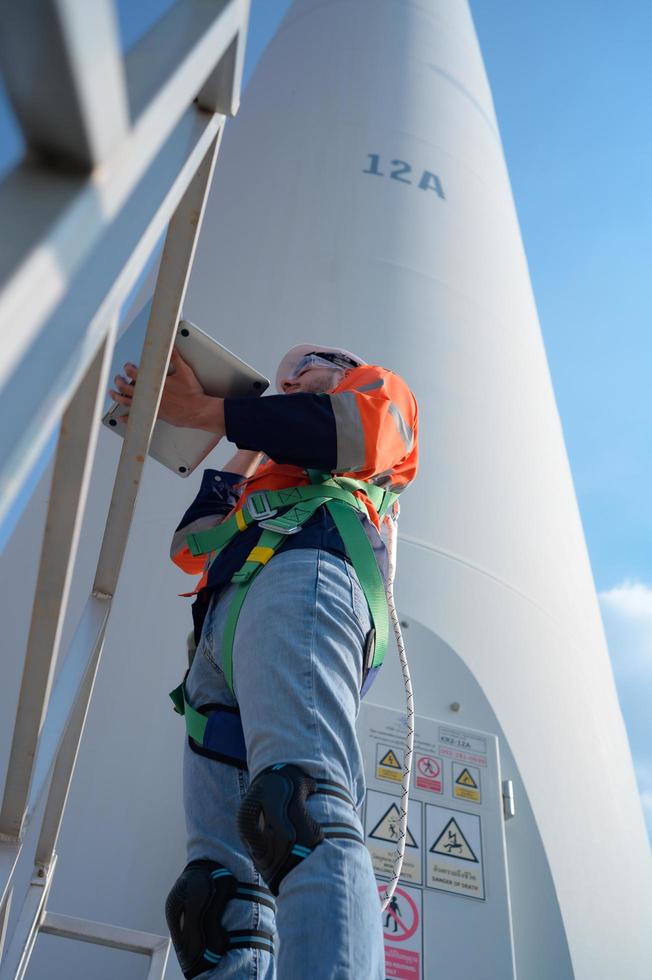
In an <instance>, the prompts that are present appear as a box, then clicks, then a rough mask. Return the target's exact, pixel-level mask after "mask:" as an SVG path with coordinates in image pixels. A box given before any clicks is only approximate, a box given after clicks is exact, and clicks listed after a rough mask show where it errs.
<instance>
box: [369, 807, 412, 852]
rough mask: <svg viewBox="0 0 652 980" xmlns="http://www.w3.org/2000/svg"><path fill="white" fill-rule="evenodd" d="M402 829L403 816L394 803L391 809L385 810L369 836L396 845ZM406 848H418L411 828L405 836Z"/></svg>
mask: <svg viewBox="0 0 652 980" xmlns="http://www.w3.org/2000/svg"><path fill="white" fill-rule="evenodd" d="M400 827H401V814H400V813H399V809H398V807H397V806H396V803H392V805H391V806H390V807H388V808H387V810H385V812H384V813H383V815H382V817H381V818H380V820H379V821H378V823H377V824H376V826H375V827H374V829H373V830H372V831H370V833H369V836H370V837H374V838H375V839H376V840H386V841H389V842H390V843H391V844H395V843H396V841H397V840H398V839H399V836H400ZM405 837H406V840H405V846H406V847H418V844H417V842H416V841H415V839H414V837H413V835H412V832H411V831H410V828H409V827H408V828H407V833H406V835H405Z"/></svg>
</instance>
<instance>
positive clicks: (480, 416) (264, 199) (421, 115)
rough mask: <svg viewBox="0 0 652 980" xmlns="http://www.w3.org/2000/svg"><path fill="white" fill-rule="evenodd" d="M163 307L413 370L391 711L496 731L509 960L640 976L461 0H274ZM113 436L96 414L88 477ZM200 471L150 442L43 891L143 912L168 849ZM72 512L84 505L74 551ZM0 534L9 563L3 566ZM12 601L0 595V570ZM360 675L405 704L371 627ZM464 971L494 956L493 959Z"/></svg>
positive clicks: (524, 320)
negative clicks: (193, 508)
mask: <svg viewBox="0 0 652 980" xmlns="http://www.w3.org/2000/svg"><path fill="white" fill-rule="evenodd" d="M515 84H517V80H515ZM184 315H185V316H186V318H187V319H190V320H192V321H193V322H195V323H197V324H198V325H199V326H200V327H202V329H204V330H206V331H208V332H210V333H212V334H213V335H214V336H215V337H216V338H217V339H219V340H220V341H222V342H223V343H225V344H226V345H227V346H229V347H230V348H232V349H233V350H235V351H237V353H238V354H240V355H241V356H243V357H244V358H245V359H247V360H249V361H250V362H252V363H253V364H255V365H256V366H257V367H258V368H260V369H261V370H263V371H266V372H267V373H269V374H270V375H272V376H273V372H274V369H275V365H276V363H277V362H278V359H279V358H280V356H281V355H282V353H284V351H285V350H286V349H287V348H288V347H289V346H291V345H292V344H294V343H298V342H302V341H313V340H314V342H315V343H319V344H329V343H333V344H334V345H335V344H336V345H340V346H344V347H347V348H349V349H352V350H355V351H357V352H359V353H360V355H361V356H363V357H364V358H365V359H366V360H368V361H370V362H373V363H378V364H382V365H383V366H385V367H387V368H391V369H393V370H395V371H397V372H398V373H399V374H401V375H402V376H404V377H405V379H406V380H407V381H408V383H409V384H410V385H411V386H412V388H413V390H414V391H415V393H416V396H417V398H418V401H419V406H420V426H421V469H420V473H419V476H418V479H417V481H416V483H415V485H414V486H413V487H411V488H410V489H409V490H408V491H407V492H406V494H405V495H404V501H403V505H402V507H403V509H402V515H401V524H400V542H399V555H398V579H397V585H396V596H397V605H398V608H399V611H400V613H401V618H402V619H405V620H406V621H407V623H408V624H409V625H408V629H407V631H406V641H407V644H408V655H409V658H410V663H411V666H412V670H413V675H414V682H415V698H416V710H417V712H418V713H419V714H421V715H427V716H430V717H433V718H439V719H444V720H445V719H448V720H449V721H450V722H451V723H454V724H458V725H463V726H467V727H469V728H477V729H482V730H484V731H487V732H494V733H495V734H497V735H498V736H499V737H500V755H501V766H502V773H503V776H504V777H505V778H510V779H512V781H513V782H514V786H515V802H516V816H515V818H514V819H512V820H510V821H509V822H508V823H507V824H506V827H505V832H506V839H507V861H508V868H509V883H510V891H511V904H512V922H513V933H514V950H515V959H516V972H517V976H518V977H519V978H520V980H571V978H575V980H616V978H623V980H624V978H627V980H645V978H648V977H649V976H650V969H651V965H652V930H650V927H649V925H650V913H651V912H652V866H651V862H650V855H649V846H648V842H647V837H646V833H645V828H644V824H643V818H642V813H641V808H640V804H639V801H638V796H637V790H636V784H635V779H634V773H633V767H632V762H631V757H630V753H629V748H628V744H627V738H626V734H625V729H624V725H623V721H622V717H621V713H620V709H619V706H618V702H617V697H616V693H615V687H614V683H613V678H612V674H611V667H610V663H609V658H608V653H607V649H606V645H605V641H604V637H603V632H602V626H601V622H600V616H599V611H598V605H597V600H596V596H595V591H594V587H593V582H592V576H591V570H590V566H589V561H588V557H587V552H586V546H585V543H584V538H583V533H582V527H581V522H580V517H579V514H578V509H577V505H576V502H575V495H574V490H573V485H572V480H571V475H570V471H569V466H568V461H567V458H566V453H565V449H564V443H563V436H562V432H561V427H560V422H559V418H558V414H557V410H556V407H555V401H554V395H553V391H552V386H551V382H550V377H549V373H548V368H547V364H546V357H545V351H544V347H543V343H542V339H541V334H540V329H539V324H538V320H537V314H536V309H535V305H534V300H533V297H532V292H531V287H530V282H529V277H528V270H527V263H526V259H525V254H524V250H523V245H522V242H521V237H520V233H519V228H518V223H517V219H516V214H515V209H514V203H513V200H512V195H511V190H510V185H509V179H508V175H507V170H506V166H505V161H504V158H503V153H502V148H501V143H500V138H499V135H498V130H497V125H496V120H495V116H494V111H493V106H492V100H491V94H490V91H489V86H488V83H487V79H486V76H485V72H484V68H483V64H482V58H481V55H480V51H479V48H478V43H477V40H476V36H475V31H474V28H473V23H472V20H471V16H470V12H469V9H468V5H467V3H466V0H346V2H344V0H297V2H296V3H295V5H294V6H293V7H292V9H291V10H290V12H289V13H288V15H287V17H286V18H285V20H284V22H283V24H282V26H281V28H280V30H279V32H278V34H277V36H276V37H275V39H274V41H273V42H272V44H271V45H270V47H269V49H268V50H267V51H266V53H265V54H264V56H263V58H262V61H261V63H260V66H259V68H258V70H257V73H256V75H255V76H254V78H253V80H252V82H251V84H250V85H249V87H248V89H247V91H246V93H245V96H244V99H243V104H242V109H241V111H240V115H239V117H238V119H237V120H236V122H235V123H232V124H230V126H229V128H228V129H227V132H226V136H225V139H224V143H223V148H222V152H221V156H220V160H219V163H218V167H217V173H216V181H215V188H214V192H213V194H212V198H211V200H210V202H209V205H208V209H207V213H206V217H205V220H204V226H203V230H202V233H201V239H200V244H199V249H198V254H197V257H196V260H195V266H194V273H193V278H192V282H191V285H190V289H189V293H188V297H187V300H186V306H185V310H184ZM128 336H129V334H127V335H126V337H125V340H126V339H127V338H128ZM117 443H118V440H117V439H115V438H114V437H113V436H111V435H110V434H109V433H106V432H103V433H102V436H101V442H100V452H99V457H100V458H99V461H98V465H97V467H96V472H95V474H94V483H93V488H94V490H93V492H94V493H96V494H97V495H98V497H99V498H102V493H103V487H104V481H105V479H106V476H105V473H108V471H109V470H110V468H111V467H113V466H115V459H116V456H117V452H118V450H119V446H118V445H117ZM225 457H226V449H225V447H220V449H219V450H218V452H217V454H216V455H215V456H214V457H212V458H210V459H209V460H208V461H207V464H208V465H212V466H216V465H219V461H220V460H223V459H224V458H225ZM198 480H199V474H197V476H196V477H193V478H191V479H190V480H188V481H183V480H180V479H178V478H176V477H175V476H174V475H172V474H171V473H169V472H167V471H165V470H163V469H162V468H161V467H160V466H159V465H158V464H156V463H154V462H153V461H149V463H148V467H147V471H146V473H145V478H144V480H143V485H142V488H141V495H140V497H139V502H138V509H137V514H136V523H135V527H134V532H133V535H132V540H131V545H130V549H129V551H128V554H127V558H126V562H125V566H124V570H123V576H122V579H121V585H120V590H119V593H118V595H117V597H116V600H115V602H116V604H115V607H114V611H113V614H112V621H111V626H110V629H109V634H108V638H107V643H106V648H105V653H104V659H103V662H102V666H101V668H100V673H99V677H98V681H97V685H96V689H95V694H94V699H93V703H92V705H91V711H90V716H89V720H88V724H87V731H86V735H85V739H84V742H83V743H82V749H81V752H80V757H79V762H78V767H77V771H76V775H75V781H74V783H73V787H72V791H71V795H70V800H69V805H68V811H67V815H66V820H65V822H64V828H63V832H62V837H61V841H60V846H59V866H58V870H57V877H56V879H55V884H54V887H53V891H52V901H51V903H50V904H51V906H52V907H53V908H55V909H56V911H58V912H64V913H65V912H67V913H70V914H77V915H85V916H88V917H92V918H94V919H99V920H102V919H103V920H105V921H111V922H116V923H118V924H121V925H126V926H130V927H131V928H135V929H147V930H151V931H155V932H162V931H163V929H164V925H163V918H162V906H163V901H164V897H165V894H166V891H167V888H169V886H170V885H171V884H172V882H173V881H174V879H175V878H176V876H177V874H178V873H179V872H180V871H181V869H182V867H183V863H184V856H183V847H184V841H183V822H182V815H181V808H180V802H179V797H180V789H179V786H178V784H180V778H181V776H180V755H181V746H182V742H183V726H182V722H181V721H180V720H179V719H177V718H175V717H174V716H173V715H172V712H171V710H170V709H169V708H168V707H167V705H166V703H165V699H166V692H167V690H169V689H171V688H172V687H174V686H176V684H177V683H178V680H179V675H180V674H181V672H182V670H183V662H182V646H183V638H184V636H185V633H186V632H187V630H188V628H189V610H188V608H187V606H186V605H184V603H186V602H187V600H182V599H178V600H176V599H175V598H174V596H175V594H176V593H180V592H183V591H186V590H188V589H189V588H191V582H190V580H189V579H186V578H185V577H183V576H182V575H181V574H180V573H178V572H177V571H176V570H175V569H174V568H173V567H172V566H171V565H169V564H167V548H168V544H169V539H170V535H171V532H172V530H173V528H174V526H175V524H176V523H177V521H178V520H179V518H180V516H181V514H182V513H183V511H184V509H185V507H186V506H187V504H188V503H189V501H190V499H191V498H192V495H193V493H194V492H195V489H196V487H197V485H198ZM41 497H42V495H41ZM41 506H42V499H41V501H40V500H39V497H38V496H36V497H35V500H34V503H33V506H32V509H31V512H30V513H28V514H27V515H26V519H25V525H26V526H27V525H28V524H29V521H30V520H36V521H38V510H39V507H41ZM25 533H26V532H25ZM99 533H100V530H99V528H95V527H94V523H93V505H92V503H91V505H90V506H89V513H88V515H87V520H86V530H85V535H86V539H85V544H84V547H86V548H88V550H89V553H90V552H91V551H92V549H93V548H94V547H95V546H96V543H95V542H96V539H97V537H98V535H99ZM20 534H21V529H20V528H19V529H18V531H17V533H16V535H15V541H14V543H12V545H11V546H10V549H9V552H8V553H9V560H11V561H13V562H14V565H13V566H12V567H13V568H15V567H16V565H17V564H20V562H23V563H25V562H26V561H27V558H26V557H25V553H24V549H21V548H20V545H19V542H20ZM12 547H13V549H14V550H13V551H12V550H11V549H12ZM81 565H82V567H81V569H80V571H79V582H78V583H77V585H78V586H79V593H80V595H81V593H82V592H83V586H84V583H83V582H81V579H82V578H83V577H84V575H85V574H90V572H89V571H88V569H90V568H91V561H90V559H89V562H88V568H87V569H86V571H85V570H84V563H83V561H82V562H81ZM93 567H94V566H93ZM9 599H10V601H12V602H14V603H15V605H14V607H13V608H15V609H17V608H18V606H19V605H20V603H21V601H22V599H21V597H20V595H19V594H18V585H17V586H16V595H15V596H13V597H12V596H11V595H10V596H9ZM72 605H73V608H72V609H71V613H70V617H71V622H72V620H74V617H75V614H78V612H79V608H80V605H79V603H77V606H76V607H75V602H74V601H73V604H72ZM73 625H74V623H73ZM19 639H20V638H19V637H18V640H19ZM263 642H264V632H261V643H263ZM370 698H371V700H373V701H374V702H377V703H381V704H384V705H386V706H390V707H394V708H400V707H401V706H402V704H403V690H402V684H401V681H400V676H399V672H398V668H397V666H396V662H395V659H394V654H393V651H392V650H390V652H389V654H388V662H387V664H386V665H385V667H384V668H383V671H382V672H381V676H380V678H379V680H378V681H377V682H376V686H375V687H374V688H373V689H372V692H371V694H370ZM453 703H455V704H459V706H460V708H459V711H457V712H451V708H450V706H451V704H453ZM488 887H490V885H489V884H488ZM451 901H452V902H458V903H459V902H461V903H463V904H464V903H466V907H467V908H468V919H467V920H464V919H459V918H458V921H460V922H462V923H464V922H465V921H466V925H465V927H464V928H463V929H461V931H460V932H459V933H458V934H457V935H456V936H454V937H451V935H450V934H449V933H447V931H446V930H445V929H444V928H443V926H442V924H441V923H440V924H438V923H437V922H432V923H428V924H427V925H428V929H429V930H431V931H435V932H436V930H437V929H438V928H441V929H442V934H441V938H440V943H441V949H442V955H441V960H440V966H441V974H440V975H441V976H442V977H445V976H447V975H450V974H447V972H446V969H445V964H446V959H447V957H448V958H449V959H450V958H451V957H452V956H453V955H456V956H457V957H458V959H459V956H460V955H461V954H460V950H461V949H463V947H464V946H465V945H472V944H473V938H474V929H475V922H476V921H478V919H477V917H478V916H480V915H481V914H482V909H481V905H480V903H473V902H469V901H468V900H464V899H459V898H454V897H452V898H451ZM474 917H476V918H474ZM315 941H320V939H319V937H318V936H317V934H316V936H315ZM54 942H55V940H50V939H48V938H47V937H46V938H45V939H44V940H39V944H38V945H37V949H36V952H35V955H34V959H33V963H32V966H31V967H30V972H29V974H28V976H29V978H30V980H34V978H40V977H46V976H47V977H48V978H53V977H54V978H58V977H63V976H72V975H78V976H81V975H84V976H93V977H94V978H98V977H100V976H102V978H103V977H104V974H101V973H100V972H99V971H98V969H97V966H93V964H97V957H98V951H97V950H94V949H93V950H91V951H90V952H89V953H88V954H87V958H86V959H83V960H82V959H81V958H80V959H78V960H76V961H75V962H76V963H77V964H80V965H77V966H76V967H75V968H74V969H73V968H72V967H71V966H70V962H69V961H67V960H65V957H64V956H63V954H61V952H60V949H61V947H60V946H57V955H56V956H55V955H54V953H53V950H54V945H53V944H54ZM57 942H58V941H57ZM453 944H454V949H453V948H452V947H453ZM66 955H67V954H66ZM75 955H78V954H75ZM84 955H86V954H84V953H83V951H82V953H80V954H79V956H80V957H83V956H84ZM107 962H108V961H107ZM82 963H83V965H81V964H82ZM111 970H113V972H111ZM107 971H108V972H107V973H106V976H107V977H108V976H111V975H120V976H121V977H122V978H132V977H133V978H134V980H136V978H137V977H138V976H140V975H141V973H138V972H133V971H135V968H133V967H132V966H130V965H129V964H127V963H125V964H122V963H120V964H118V965H117V967H115V968H114V966H111V969H109V967H107ZM130 971H132V972H130ZM175 971H176V966H171V967H170V968H169V970H168V977H172V976H175V977H176V976H177V973H176V972H175ZM179 975H180V974H179ZM477 976H478V975H477V974H474V976H473V980H477ZM486 977H487V978H490V980H502V978H501V977H498V976H495V977H494V976H493V974H492V972H491V965H490V964H488V966H487V973H486ZM292 980H294V978H292ZM360 980H364V978H360ZM428 980H430V978H428ZM469 980H471V977H470V976H469Z"/></svg>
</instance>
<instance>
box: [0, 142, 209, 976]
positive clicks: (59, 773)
mask: <svg viewBox="0 0 652 980" xmlns="http://www.w3.org/2000/svg"><path fill="white" fill-rule="evenodd" d="M221 134H222V128H221V127H220V129H219V130H218V132H217V134H216V135H215V137H214V138H213V141H212V143H211V145H210V147H209V149H208V152H206V154H205V156H204V159H203V160H202V162H201V164H200V166H199V167H198V169H197V171H196V173H195V175H194V177H193V179H192V180H191V182H190V184H189V185H188V187H187V189H186V191H185V193H184V195H183V197H182V199H181V201H180V203H179V205H178V206H177V209H176V211H175V213H174V216H173V218H172V220H171V222H170V225H169V229H168V234H167V237H166V242H165V246H164V250H163V256H162V259H161V265H160V268H159V274H158V278H157V283H156V290H155V294H154V299H153V303H152V308H151V312H150V320H149V324H148V330H147V335H146V338H145V343H144V346H143V356H142V360H141V369H140V375H139V381H140V383H139V385H138V387H137V390H136V391H135V393H134V404H133V407H132V411H131V413H130V419H129V423H128V427H127V432H126V434H125V438H124V443H123V447H122V453H121V457H120V462H119V464H118V470H117V474H116V479H115V484H114V489H113V494H112V498H111V504H110V506H109V514H108V518H107V524H106V528H105V533H104V539H103V543H102V547H101V551H100V557H99V560H98V568H97V573H96V578H95V584H94V588H93V594H94V595H93V598H96V599H99V600H100V601H102V600H104V601H107V602H108V603H109V605H110V601H111V598H112V596H113V594H114V592H115V588H116V585H117V581H118V577H119V573H120V568H121V565H122V561H123V557H124V551H125V548H126V546H127V540H128V536H129V530H130V526H131V522H132V519H133V513H134V507H135V502H136V497H137V492H138V487H139V484H140V479H141V476H142V469H143V466H144V463H145V457H146V455H147V450H148V448H149V442H150V439H151V433H152V430H153V427H154V422H155V420H156V414H157V411H158V406H159V403H160V398H161V393H162V389H163V385H164V382H165V377H166V373H167V367H168V362H169V358H170V353H171V350H172V346H173V343H174V338H175V334H176V328H177V324H178V321H179V316H180V312H181V306H182V304H183V298H184V295H185V291H186V288H187V283H188V280H189V277H190V271H191V268H192V259H193V256H194V252H195V247H196V243H197V238H198V234H199V229H200V227H201V219H202V216H203V211H204V208H205V203H206V199H207V195H208V189H209V187H210V181H211V177H212V173H213V169H214V165H215V160H216V156H217V152H218V149H219V144H220V140H221ZM107 346H108V345H107ZM96 414H97V413H96ZM96 422H97V420H96ZM107 614H108V609H107ZM106 619H107V617H104V620H103V623H102V625H101V628H100V632H99V634H98V636H97V638H96V641H95V645H94V647H93V649H92V651H91V655H90V659H89V662H88V666H87V669H86V672H85V674H83V676H82V678H81V687H80V689H79V692H78V695H77V697H76V699H73V707H72V715H71V716H70V719H69V721H68V725H67V729H66V733H65V737H64V739H63V742H62V743H61V748H60V750H59V752H58V754H57V753H56V752H55V750H54V749H53V742H54V739H52V740H51V743H50V744H49V746H48V751H49V752H50V753H51V754H53V759H52V761H53V762H54V772H53V776H52V781H51V784H50V791H49V795H48V801H47V804H46V811H45V815H44V818H43V822H42V826H41V834H40V838H39V842H38V845H37V852H36V862H35V874H34V877H33V879H32V884H31V885H30V886H29V889H28V893H27V896H26V897H25V900H24V902H23V906H22V910H21V913H20V916H19V919H18V923H17V926H16V928H15V929H14V933H13V936H12V940H11V945H10V947H9V950H8V952H7V955H6V958H5V961H4V962H3V964H2V968H1V969H0V978H2V980H10V978H12V977H14V976H15V977H16V978H21V977H22V976H24V973H25V970H26V969H27V965H28V963H29V958H30V956H31V953H32V951H33V948H34V944H35V942H36V938H37V935H38V931H39V923H40V921H41V919H42V917H43V915H44V914H45V900H44V899H42V894H41V891H42V881H43V880H45V881H46V882H47V883H48V885H47V887H48V888H49V883H50V882H51V880H52V876H53V871H54V867H55V863H56V853H55V847H56V840H57V836H58V833H59V829H60V826H61V822H62V819H63V813H64V809H65V803H66V799H67V796H68V792H69V788H70V782H71V780H72V775H73V772H74V765H75V761H76V758H77V754H78V751H79V745H80V741H81V738H82V735H83V727H84V721H85V718H86V714H87V711H88V705H89V702H90V697H91V694H92V688H93V684H94V680H95V676H96V672H97V667H98V665H99V660H100V655H101V648H102V643H103V639H104V633H105V628H106ZM81 659H82V663H83V659H84V658H83V657H82V658H81ZM66 663H67V661H66ZM78 673H79V669H78ZM62 674H63V672H62ZM60 676H61V675H60ZM64 679H65V686H68V685H67V678H64ZM69 696H70V695H69ZM47 772H48V768H47V766H45V765H44V766H42V767H41V781H42V782H45V780H46V779H47V775H46V774H47ZM36 802H37V801H36V800H34V801H33V802H32V807H34V808H35V806H36ZM39 889H41V890H39ZM78 938H79V937H78ZM159 938H160V937H159ZM168 949H169V946H168ZM159 952H160V955H157V957H156V958H155V959H154V961H153V963H152V964H151V967H150V975H151V976H153V977H154V976H157V975H158V974H157V973H156V972H155V971H156V970H159V969H164V968H165V963H166V962H167V952H165V954H164V953H163V952H162V951H159ZM160 975H162V974H160Z"/></svg>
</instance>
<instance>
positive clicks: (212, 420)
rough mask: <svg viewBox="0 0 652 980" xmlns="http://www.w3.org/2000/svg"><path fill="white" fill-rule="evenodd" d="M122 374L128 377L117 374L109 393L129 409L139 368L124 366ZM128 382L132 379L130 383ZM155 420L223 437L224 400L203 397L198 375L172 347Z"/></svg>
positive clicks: (204, 393) (204, 395)
mask: <svg viewBox="0 0 652 980" xmlns="http://www.w3.org/2000/svg"><path fill="white" fill-rule="evenodd" d="M124 372H125V375H126V376H127V377H126V378H125V377H122V375H119V374H117V375H116V376H115V378H114V384H115V386H116V387H115V389H111V390H110V392H109V394H110V395H111V397H112V398H113V399H114V400H115V401H116V402H117V403H118V404H119V405H124V406H126V407H127V408H130V407H131V401H132V397H133V393H134V387H135V385H136V382H137V381H138V368H137V367H136V365H135V364H125V366H124ZM127 379H130V380H131V384H130V382H129V381H128V380H127ZM116 389H117V390H116ZM124 417H125V418H126V417H127V416H124ZM157 418H159V419H162V420H163V421H164V422H169V423H170V425H179V426H183V427H184V428H187V429H203V430H204V431H206V432H213V433H215V435H219V436H220V437H222V436H224V435H225V430H224V399H223V398H213V397H211V396H210V395H207V394H206V392H205V391H204V389H203V388H202V386H201V384H200V382H199V379H198V378H197V375H196V374H195V372H194V371H193V370H192V368H191V367H190V365H189V364H188V363H186V361H184V359H183V358H182V356H181V354H180V353H179V352H178V351H177V350H176V348H173V350H172V355H171V357H170V367H169V368H168V376H167V378H166V379H165V385H164V387H163V395H162V397H161V404H160V406H159V410H158V416H157Z"/></svg>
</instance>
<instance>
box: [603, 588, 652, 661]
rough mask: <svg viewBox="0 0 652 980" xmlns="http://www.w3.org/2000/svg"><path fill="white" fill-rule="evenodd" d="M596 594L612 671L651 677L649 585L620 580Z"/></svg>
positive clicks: (651, 595) (651, 594) (651, 596)
mask: <svg viewBox="0 0 652 980" xmlns="http://www.w3.org/2000/svg"><path fill="white" fill-rule="evenodd" d="M598 598H599V599H600V605H601V607H602V619H603V621H604V628H605V632H606V634H607V642H608V643H609V652H610V653H611V659H612V662H613V666H614V671H615V672H616V674H617V675H623V674H629V673H635V674H637V675H639V676H641V675H645V676H646V679H648V680H649V679H652V588H650V586H649V585H645V584H644V583H643V582H623V584H622V585H618V586H616V587H615V588H613V589H608V590H606V591H605V592H600V593H599V596H598Z"/></svg>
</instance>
